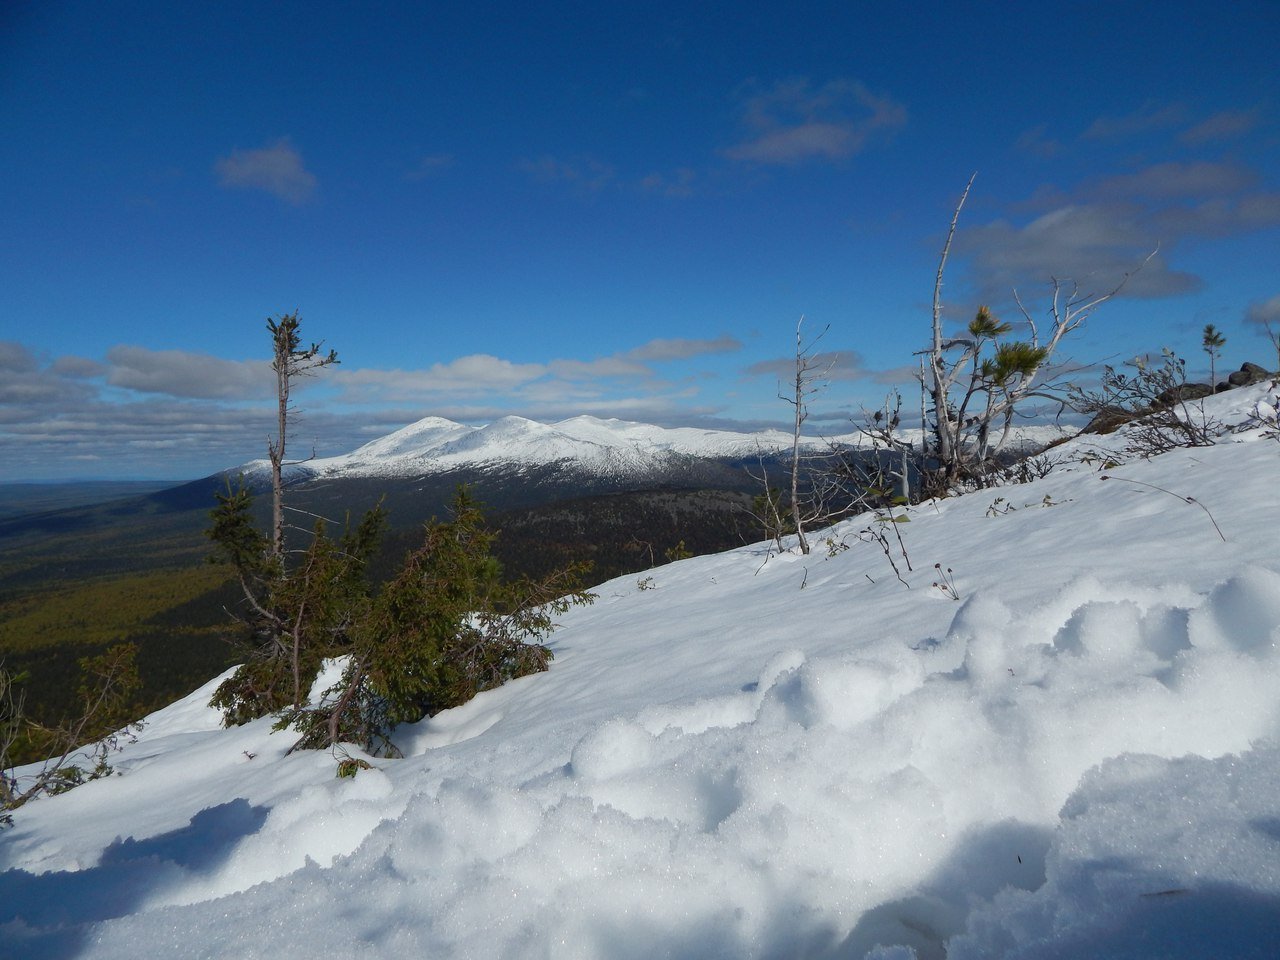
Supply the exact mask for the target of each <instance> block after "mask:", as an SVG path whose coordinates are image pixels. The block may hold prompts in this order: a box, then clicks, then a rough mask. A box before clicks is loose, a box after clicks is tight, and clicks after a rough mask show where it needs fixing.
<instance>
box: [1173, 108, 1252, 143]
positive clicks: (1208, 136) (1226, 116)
mask: <svg viewBox="0 0 1280 960" xmlns="http://www.w3.org/2000/svg"><path fill="white" fill-rule="evenodd" d="M1260 119H1261V115H1260V113H1259V111H1258V110H1256V109H1254V110H1222V111H1220V112H1218V113H1215V114H1213V115H1212V116H1210V117H1206V118H1205V119H1204V120H1201V121H1200V122H1199V123H1197V124H1196V125H1195V126H1193V127H1191V128H1189V129H1187V130H1184V131H1183V132H1182V133H1181V134H1179V135H1178V139H1179V140H1181V141H1182V142H1183V143H1187V144H1192V145H1198V144H1203V143H1213V142H1215V141H1218V140H1230V139H1233V138H1235V137H1239V136H1243V135H1244V134H1246V133H1248V132H1249V131H1251V130H1252V129H1253V128H1254V127H1256V126H1257V125H1258V121H1259V120H1260Z"/></svg>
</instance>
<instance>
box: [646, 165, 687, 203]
mask: <svg viewBox="0 0 1280 960" xmlns="http://www.w3.org/2000/svg"><path fill="white" fill-rule="evenodd" d="M695 179H696V174H695V173H694V171H693V169H692V168H691V167H677V168H676V169H675V170H674V171H672V172H671V173H670V174H663V173H656V172H655V173H651V174H649V175H648V176H646V177H643V178H641V180H640V189H641V190H645V191H647V192H649V193H657V194H660V195H662V196H664V197H691V196H693V181H694V180H695Z"/></svg>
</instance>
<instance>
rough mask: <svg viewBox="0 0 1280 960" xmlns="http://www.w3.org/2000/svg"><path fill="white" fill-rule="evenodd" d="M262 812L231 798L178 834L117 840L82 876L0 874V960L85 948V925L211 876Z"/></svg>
mask: <svg viewBox="0 0 1280 960" xmlns="http://www.w3.org/2000/svg"><path fill="white" fill-rule="evenodd" d="M267 812H268V811H267V808H266V807H255V806H251V805H250V804H249V801H247V800H245V799H243V798H237V799H235V800H232V801H230V802H228V803H222V804H218V805H217V806H213V807H207V808H206V809H204V810H201V811H200V812H199V813H197V814H196V815H195V816H193V817H192V818H191V822H190V823H188V824H187V826H185V827H180V828H178V829H177V830H171V831H170V832H168V833H162V834H160V835H159V836H155V837H149V838H148V839H145V840H135V839H133V838H132V837H127V838H125V839H117V840H116V841H115V842H114V843H112V844H111V845H110V846H109V847H107V848H106V850H104V851H103V853H102V858H101V860H100V861H99V863H98V865H97V866H96V867H90V868H89V869H87V870H57V871H52V872H49V873H41V874H34V873H29V872H27V871H26V870H21V869H17V868H14V869H10V870H5V871H4V872H2V873H0V955H5V954H8V955H12V956H21V957H24V958H25V960H69V958H71V957H74V956H76V955H77V954H78V953H79V952H80V950H81V948H82V947H83V946H84V944H85V937H86V936H87V933H88V927H89V925H90V924H92V923H95V922H97V921H100V920H110V919H112V918H115V917H122V916H125V915H127V914H130V913H133V912H134V911H135V909H136V908H137V907H138V905H139V904H141V903H143V902H144V901H145V900H146V899H147V897H148V896H149V895H150V894H151V892H152V891H154V890H156V889H158V888H159V887H161V886H162V885H165V884H169V883H173V882H178V881H180V880H181V879H182V878H183V877H184V876H186V877H189V876H190V875H192V874H208V873H212V872H213V871H214V870H216V869H217V868H218V867H220V866H221V865H222V864H223V863H225V862H226V860H227V859H228V857H230V855H231V853H232V851H233V850H234V849H235V847H236V844H237V843H238V842H239V841H240V840H242V839H243V838H244V837H247V836H249V835H251V834H253V833H256V832H257V831H258V829H259V828H261V826H262V824H263V823H264V822H265V821H266V819H267ZM9 950H12V951H13V952H12V953H11V954H9Z"/></svg>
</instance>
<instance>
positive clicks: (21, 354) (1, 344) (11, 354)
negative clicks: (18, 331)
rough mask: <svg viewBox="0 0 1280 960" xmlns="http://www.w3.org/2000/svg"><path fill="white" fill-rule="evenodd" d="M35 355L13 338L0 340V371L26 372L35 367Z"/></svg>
mask: <svg viewBox="0 0 1280 960" xmlns="http://www.w3.org/2000/svg"><path fill="white" fill-rule="evenodd" d="M36 366H37V364H36V358H35V355H34V354H33V353H32V352H31V351H30V350H28V349H27V348H26V347H25V346H23V345H22V344H20V343H18V342H16V341H14V340H0V372H4V373H27V372H29V371H32V370H35V369H36Z"/></svg>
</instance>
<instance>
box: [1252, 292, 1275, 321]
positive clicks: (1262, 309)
mask: <svg viewBox="0 0 1280 960" xmlns="http://www.w3.org/2000/svg"><path fill="white" fill-rule="evenodd" d="M1244 318H1245V320H1246V321H1247V322H1249V323H1256V324H1259V325H1262V324H1271V325H1272V326H1276V327H1280V293H1277V294H1276V295H1275V296H1274V297H1270V298H1268V299H1266V300H1256V301H1254V302H1253V303H1251V304H1249V308H1248V309H1247V310H1245V313H1244Z"/></svg>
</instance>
